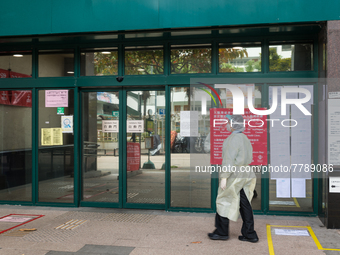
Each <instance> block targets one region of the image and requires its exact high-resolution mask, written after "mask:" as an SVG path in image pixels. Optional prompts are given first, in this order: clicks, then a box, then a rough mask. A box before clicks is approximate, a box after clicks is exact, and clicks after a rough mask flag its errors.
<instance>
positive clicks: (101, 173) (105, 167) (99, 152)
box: [81, 92, 119, 203]
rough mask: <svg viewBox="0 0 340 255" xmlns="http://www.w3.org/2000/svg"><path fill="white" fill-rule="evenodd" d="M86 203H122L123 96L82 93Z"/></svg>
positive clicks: (115, 93)
mask: <svg viewBox="0 0 340 255" xmlns="http://www.w3.org/2000/svg"><path fill="white" fill-rule="evenodd" d="M82 102H83V106H82V112H83V117H82V120H83V123H82V134H83V137H82V196H81V197H82V201H91V202H117V203H118V202H119V182H118V179H119V133H118V131H119V92H84V93H82Z"/></svg>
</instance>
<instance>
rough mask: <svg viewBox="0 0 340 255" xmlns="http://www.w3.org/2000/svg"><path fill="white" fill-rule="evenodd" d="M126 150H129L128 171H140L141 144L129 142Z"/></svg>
mask: <svg viewBox="0 0 340 255" xmlns="http://www.w3.org/2000/svg"><path fill="white" fill-rule="evenodd" d="M126 150H127V171H136V170H139V166H140V146H139V143H133V142H128V143H127V146H126Z"/></svg>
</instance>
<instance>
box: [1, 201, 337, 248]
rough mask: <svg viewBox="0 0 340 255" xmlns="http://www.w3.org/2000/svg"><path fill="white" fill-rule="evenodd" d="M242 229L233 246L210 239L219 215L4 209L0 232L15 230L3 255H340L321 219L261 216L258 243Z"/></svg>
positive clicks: (4, 242)
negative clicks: (241, 238) (281, 232)
mask: <svg viewBox="0 0 340 255" xmlns="http://www.w3.org/2000/svg"><path fill="white" fill-rule="evenodd" d="M38 215H39V216H38ZM42 215H43V216H42ZM5 216H6V217H5ZM1 218H2V219H1ZM28 220H31V221H30V222H28V223H27V221H28ZM14 221H15V222H14ZM25 222H26V223H25ZM19 224H23V225H21V226H18V225H19ZM241 225H242V221H241V219H239V220H238V222H236V223H235V222H231V224H230V238H229V240H227V241H213V240H210V239H209V238H208V237H207V233H208V232H211V231H213V230H214V214H207V213H185V212H179V213H177V212H164V211H157V210H128V209H109V208H56V207H28V206H10V205H1V206H0V229H1V230H2V231H5V230H7V229H9V228H12V229H11V230H9V231H5V232H2V233H1V236H0V248H1V249H0V254H5V255H22V254H25V255H45V254H48V255H53V254H54V255H62V254H77V255H79V254H85V255H88V254H92V255H97V254H107V255H108V254H119V255H125V254H126V255H127V254H131V255H138V254H157V255H162V254H189V255H191V254H195V255H196V254H205V255H206V254H238V255H241V254H247V255H249V254H285V255H290V254H299V255H302V254H308V255H314V254H340V250H339V251H334V250H324V249H325V248H328V249H340V235H339V231H338V230H331V229H326V228H325V227H323V226H322V224H321V222H320V220H319V219H318V218H316V217H292V216H289V217H287V216H284V217H283V216H262V215H256V216H255V229H256V231H257V233H258V236H259V238H260V241H259V242H258V243H247V242H241V241H239V240H238V235H240V229H241ZM269 225H270V226H269ZM268 226H269V227H268ZM307 226H310V229H308V228H307ZM32 228H35V229H36V230H35V231H24V232H23V231H20V229H32ZM275 229H283V230H288V231H286V232H287V233H289V234H296V233H300V234H301V233H302V234H303V233H304V234H306V233H307V236H287V235H277V234H275V233H276V230H275ZM291 230H299V231H295V232H294V231H291ZM304 230H307V231H304Z"/></svg>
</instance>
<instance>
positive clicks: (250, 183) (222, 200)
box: [216, 132, 256, 221]
mask: <svg viewBox="0 0 340 255" xmlns="http://www.w3.org/2000/svg"><path fill="white" fill-rule="evenodd" d="M252 158H253V147H252V145H251V143H250V141H249V139H248V138H247V136H246V135H245V134H243V133H235V132H233V133H232V134H231V135H230V136H229V137H228V138H227V139H226V140H224V142H223V148H222V159H223V161H222V168H223V166H225V167H228V166H230V170H232V168H231V167H232V166H235V167H236V171H235V172H233V171H227V172H223V171H222V172H221V173H220V178H227V184H226V185H227V186H226V189H225V190H222V189H221V188H220V187H219V188H218V194H217V198H216V210H217V213H218V214H219V215H221V216H222V217H226V218H228V219H230V220H232V221H237V219H238V217H239V215H240V212H239V209H240V191H241V189H243V190H244V193H245V194H246V196H247V198H248V200H249V203H250V202H251V200H252V198H253V194H254V193H253V192H254V189H255V185H256V176H255V173H253V172H252V171H251V169H250V168H249V167H248V168H241V166H244V167H245V166H248V165H249V164H250V163H251V161H252ZM241 171H244V172H241Z"/></svg>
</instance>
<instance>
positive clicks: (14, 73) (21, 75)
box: [9, 71, 32, 78]
mask: <svg viewBox="0 0 340 255" xmlns="http://www.w3.org/2000/svg"><path fill="white" fill-rule="evenodd" d="M9 74H10V78H29V77H32V76H30V75H27V74H23V73H16V72H12V71H10V72H9Z"/></svg>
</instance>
